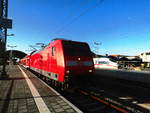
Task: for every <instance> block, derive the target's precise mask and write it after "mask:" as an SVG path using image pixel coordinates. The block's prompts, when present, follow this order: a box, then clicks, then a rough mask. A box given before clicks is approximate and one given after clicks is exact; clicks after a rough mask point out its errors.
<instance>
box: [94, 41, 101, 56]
mask: <svg viewBox="0 0 150 113" xmlns="http://www.w3.org/2000/svg"><path fill="white" fill-rule="evenodd" d="M94 45H95V52H96V57H98V54H99V47H98V46H100V45H102V43H101V42H94Z"/></svg>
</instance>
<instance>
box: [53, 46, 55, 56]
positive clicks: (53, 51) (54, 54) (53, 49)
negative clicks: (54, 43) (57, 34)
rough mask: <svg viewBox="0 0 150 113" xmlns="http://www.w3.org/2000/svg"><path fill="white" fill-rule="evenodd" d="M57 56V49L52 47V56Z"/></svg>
mask: <svg viewBox="0 0 150 113" xmlns="http://www.w3.org/2000/svg"><path fill="white" fill-rule="evenodd" d="M54 55H55V47H52V56H54Z"/></svg>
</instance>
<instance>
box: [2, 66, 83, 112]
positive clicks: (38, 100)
mask: <svg viewBox="0 0 150 113" xmlns="http://www.w3.org/2000/svg"><path fill="white" fill-rule="evenodd" d="M7 74H8V76H9V77H8V78H0V113H82V111H80V110H79V109H78V108H77V107H75V106H74V105H73V104H71V103H70V102H69V101H67V100H66V99H65V98H63V97H62V96H61V95H60V94H59V93H57V92H56V91H54V90H53V89H52V88H51V87H49V86H48V85H46V84H45V83H43V82H42V81H41V80H39V79H38V78H37V77H36V76H34V75H33V74H32V73H31V72H29V71H27V70H25V69H24V68H22V67H20V66H18V65H10V66H7Z"/></svg>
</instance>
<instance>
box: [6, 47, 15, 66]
mask: <svg viewBox="0 0 150 113" xmlns="http://www.w3.org/2000/svg"><path fill="white" fill-rule="evenodd" d="M7 46H8V47H10V48H12V49H13V48H15V47H17V46H10V45H7ZM12 49H11V50H10V53H9V65H12V64H13V50H12Z"/></svg>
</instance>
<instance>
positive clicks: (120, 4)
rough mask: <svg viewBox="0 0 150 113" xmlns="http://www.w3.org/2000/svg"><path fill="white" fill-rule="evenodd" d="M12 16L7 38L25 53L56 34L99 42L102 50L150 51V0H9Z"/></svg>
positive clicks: (101, 52)
mask: <svg viewBox="0 0 150 113" xmlns="http://www.w3.org/2000/svg"><path fill="white" fill-rule="evenodd" d="M80 15H81V16H80ZM9 18H11V19H13V29H11V30H9V31H8V32H9V34H11V33H13V34H15V36H14V37H8V40H7V42H8V44H9V45H17V48H15V49H17V50H21V51H24V52H26V53H29V51H26V50H28V49H29V45H35V43H39V42H42V43H45V44H48V43H49V42H50V41H51V39H53V38H55V37H60V38H66V39H71V40H76V41H82V42H87V43H88V44H89V45H90V47H91V50H94V49H95V45H94V42H99V43H101V45H100V46H99V54H124V55H138V54H140V53H142V52H148V51H150V44H149V43H150V0H103V1H102V2H101V0H9ZM8 49H10V48H8Z"/></svg>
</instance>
